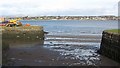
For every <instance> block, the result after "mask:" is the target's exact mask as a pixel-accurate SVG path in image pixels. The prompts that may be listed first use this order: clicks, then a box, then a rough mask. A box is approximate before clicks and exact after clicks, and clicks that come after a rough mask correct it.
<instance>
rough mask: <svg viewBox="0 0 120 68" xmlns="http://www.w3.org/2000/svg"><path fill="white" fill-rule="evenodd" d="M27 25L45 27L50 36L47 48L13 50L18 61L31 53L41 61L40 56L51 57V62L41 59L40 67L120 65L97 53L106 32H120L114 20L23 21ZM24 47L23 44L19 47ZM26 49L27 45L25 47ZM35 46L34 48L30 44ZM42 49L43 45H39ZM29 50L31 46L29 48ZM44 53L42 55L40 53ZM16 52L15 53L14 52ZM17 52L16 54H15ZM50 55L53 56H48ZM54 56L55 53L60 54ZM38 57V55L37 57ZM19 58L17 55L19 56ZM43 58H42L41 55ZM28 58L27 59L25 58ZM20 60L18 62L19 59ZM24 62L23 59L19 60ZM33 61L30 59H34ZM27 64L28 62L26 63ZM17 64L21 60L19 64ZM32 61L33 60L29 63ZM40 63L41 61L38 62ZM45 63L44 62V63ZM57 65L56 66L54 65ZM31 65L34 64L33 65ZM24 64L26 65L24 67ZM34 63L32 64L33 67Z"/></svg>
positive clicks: (46, 40) (47, 38) (45, 45)
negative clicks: (24, 53)
mask: <svg viewBox="0 0 120 68" xmlns="http://www.w3.org/2000/svg"><path fill="white" fill-rule="evenodd" d="M21 22H22V23H23V24H26V23H29V24H31V25H39V26H43V27H44V31H47V32H49V34H47V35H45V40H44V44H43V45H42V46H33V47H31V48H30V47H29V48H23V47H22V48H19V49H12V50H11V53H12V54H13V55H15V56H12V57H16V56H18V57H19V55H18V53H19V52H17V51H20V52H22V51H26V52H29V53H31V54H32V55H34V53H35V56H32V57H31V58H32V59H33V57H34V60H37V58H35V57H38V56H39V55H40V56H41V55H43V56H44V57H47V55H48V56H49V59H48V58H40V57H39V60H40V62H38V65H50V66H56V65H57V66H59V65H62V66H63V65H67V66H74V65H94V66H96V65H98V66H99V65H102V66H109V65H118V63H117V62H115V61H113V60H111V59H108V58H106V57H104V56H101V55H100V54H98V53H97V50H99V48H100V43H101V37H102V31H103V30H106V29H115V28H118V22H117V21H113V20H107V21H95V20H41V21H37V20H36V21H35V20H33V21H27V20H26V21H21ZM19 45H20V44H19ZM21 45H23V44H21ZM29 45H34V44H29ZM36 45H39V44H36ZM27 46H28V45H27ZM41 48H42V49H45V51H47V52H45V51H44V50H42V52H43V53H42V54H41V53H40V52H41V51H39V50H41ZM14 50H15V51H14ZM13 52H16V53H13ZM48 52H50V53H48ZM56 52H57V55H53V54H52V53H56ZM36 53H37V54H36ZM16 54H17V55H16ZM38 54H39V55H38ZM25 56H26V55H25ZM18 57H16V58H18ZM19 58H20V57H19ZM31 58H29V59H31ZM21 59H24V62H21V61H20V62H19V61H18V63H17V64H15V65H19V64H21V63H24V64H26V63H28V62H27V60H26V59H28V58H26V59H25V58H24V57H21ZM25 60H26V61H25ZM16 61H17V60H16ZM29 61H30V60H29ZM37 61H38V60H37ZM43 61H44V62H43ZM53 61H54V62H53ZM29 63H30V62H29ZM24 64H23V65H24ZM33 64H35V65H36V63H34V61H33V60H31V64H28V65H33Z"/></svg>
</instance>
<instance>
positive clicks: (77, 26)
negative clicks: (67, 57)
mask: <svg viewBox="0 0 120 68" xmlns="http://www.w3.org/2000/svg"><path fill="white" fill-rule="evenodd" d="M22 22H23V23H24V24H26V23H28V22H29V23H30V24H31V25H41V26H44V30H45V31H48V32H50V33H49V34H52V35H53V34H55V35H80V34H84V35H85V34H92V35H93V34H101V33H102V31H103V30H106V29H114V28H118V22H117V21H113V20H107V21H95V20H42V21H22Z"/></svg>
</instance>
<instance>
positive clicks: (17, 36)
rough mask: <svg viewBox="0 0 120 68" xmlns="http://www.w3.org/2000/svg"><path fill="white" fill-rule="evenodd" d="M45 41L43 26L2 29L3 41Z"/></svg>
mask: <svg viewBox="0 0 120 68" xmlns="http://www.w3.org/2000/svg"><path fill="white" fill-rule="evenodd" d="M38 39H44V31H43V27H42V26H21V27H2V40H9V41H10V40H12V41H13V40H14V41H15V40H22V41H24V40H25V41H27V40H28V41H32V40H38Z"/></svg>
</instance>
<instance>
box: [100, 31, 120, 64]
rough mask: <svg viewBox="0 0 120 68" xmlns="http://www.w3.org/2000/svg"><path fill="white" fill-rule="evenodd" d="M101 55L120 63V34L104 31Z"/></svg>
mask: <svg viewBox="0 0 120 68" xmlns="http://www.w3.org/2000/svg"><path fill="white" fill-rule="evenodd" d="M100 53H101V54H102V55H104V56H106V57H109V58H111V59H113V60H115V61H117V62H120V34H119V33H113V32H107V31H103V34H102V41H101V46H100Z"/></svg>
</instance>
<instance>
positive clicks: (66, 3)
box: [0, 0, 119, 16]
mask: <svg viewBox="0 0 120 68" xmlns="http://www.w3.org/2000/svg"><path fill="white" fill-rule="evenodd" d="M118 2H119V0H1V1H0V16H99V15H116V16H117V15H118Z"/></svg>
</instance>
